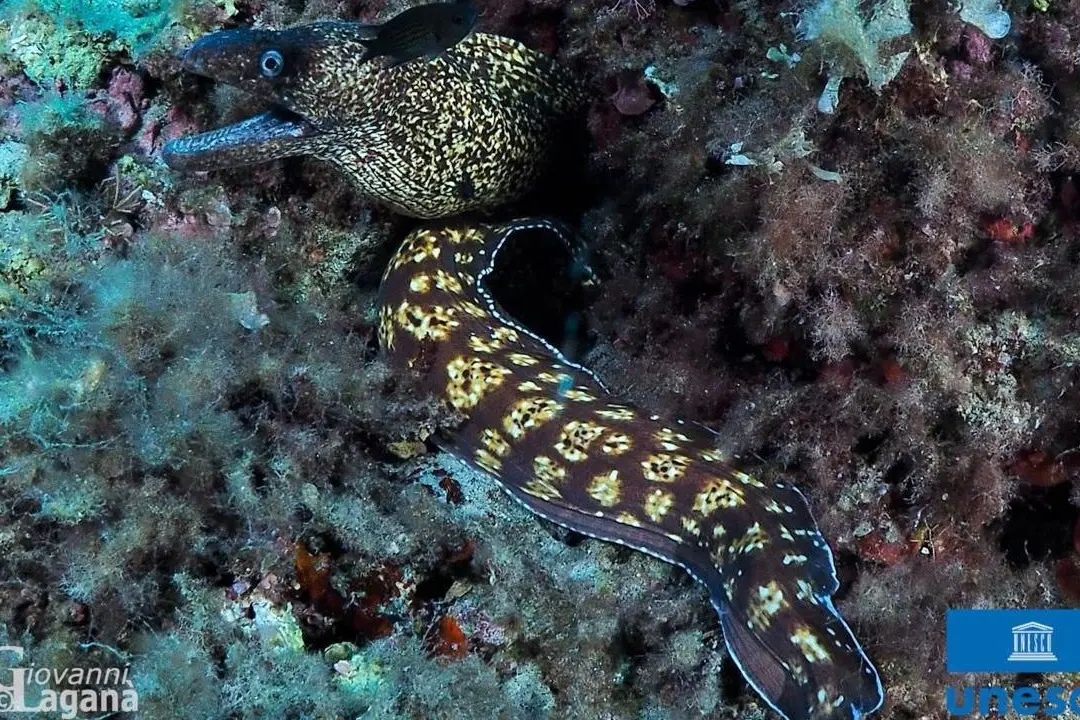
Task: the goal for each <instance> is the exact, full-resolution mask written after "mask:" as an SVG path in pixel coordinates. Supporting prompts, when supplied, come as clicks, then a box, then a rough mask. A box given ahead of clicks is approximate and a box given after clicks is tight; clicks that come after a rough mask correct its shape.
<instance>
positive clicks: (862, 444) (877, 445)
mask: <svg viewBox="0 0 1080 720" xmlns="http://www.w3.org/2000/svg"><path fill="white" fill-rule="evenodd" d="M888 438H889V433H887V432H884V433H873V434H872V435H863V436H862V437H860V438H859V439H858V440H856V441H855V447H853V448H852V452H854V453H855V454H856V455H865V456H866V459H867V460H868V461H869V462H873V461H874V457H875V456H876V455H877V451H878V450H880V449H881V446H882V445H884V444H885V441H886V440H888Z"/></svg>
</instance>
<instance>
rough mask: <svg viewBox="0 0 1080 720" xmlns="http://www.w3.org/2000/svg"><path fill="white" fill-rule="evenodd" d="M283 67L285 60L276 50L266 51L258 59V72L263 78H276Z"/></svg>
mask: <svg viewBox="0 0 1080 720" xmlns="http://www.w3.org/2000/svg"><path fill="white" fill-rule="evenodd" d="M284 67H285V58H284V57H282V55H281V53H280V52H278V51H277V50H267V51H265V52H264V53H263V54H262V55H261V56H260V57H259V72H261V73H262V76H263V77H264V78H276V77H277V76H278V75H280V74H281V70H282V69H283V68H284Z"/></svg>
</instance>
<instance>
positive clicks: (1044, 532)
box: [998, 482, 1080, 569]
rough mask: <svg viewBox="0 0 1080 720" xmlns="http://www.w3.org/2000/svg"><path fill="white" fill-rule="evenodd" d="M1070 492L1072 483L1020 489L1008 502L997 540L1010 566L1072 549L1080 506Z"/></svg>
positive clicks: (1059, 555)
mask: <svg viewBox="0 0 1080 720" xmlns="http://www.w3.org/2000/svg"><path fill="white" fill-rule="evenodd" d="M1071 492H1072V483H1071V482H1065V483H1058V484H1057V485H1054V486H1052V487H1038V486H1035V485H1031V486H1026V487H1023V488H1021V490H1020V491H1019V493H1017V497H1016V498H1015V499H1014V500H1013V501H1012V502H1010V503H1009V509H1008V510H1007V511H1006V513H1005V519H1004V521H1003V522H1002V524H1001V536H1000V539H999V542H998V546H999V548H1000V549H1001V551H1002V552H1003V553H1005V559H1006V560H1008V562H1009V564H1010V565H1012V566H1013V567H1015V568H1017V569H1023V568H1026V567H1027V566H1028V565H1030V564H1031V563H1033V562H1039V561H1042V560H1045V559H1047V558H1059V557H1064V556H1065V555H1068V554H1069V553H1071V552H1072V537H1073V528H1074V527H1076V520H1077V517H1078V516H1080V508H1078V507H1076V506H1075V505H1073V504H1072V502H1071V501H1070V499H1069V494H1070V493H1071Z"/></svg>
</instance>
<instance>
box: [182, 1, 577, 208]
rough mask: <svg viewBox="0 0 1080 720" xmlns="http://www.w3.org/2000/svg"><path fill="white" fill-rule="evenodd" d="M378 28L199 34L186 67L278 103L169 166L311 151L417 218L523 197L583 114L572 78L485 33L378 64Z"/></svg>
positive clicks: (203, 138) (196, 142)
mask: <svg viewBox="0 0 1080 720" xmlns="http://www.w3.org/2000/svg"><path fill="white" fill-rule="evenodd" d="M377 33H378V27H377V26H371V25H362V24H359V23H346V22H320V23H315V24H312V25H307V26H301V27H295V28H290V29H288V30H279V31H270V30H229V31H224V32H220V33H214V34H211V35H209V36H207V37H204V38H202V39H200V40H199V41H198V42H197V43H196V44H195V45H194V46H193V47H192V48H191V49H190V50H189V51H188V52H187V54H186V55H185V57H184V65H185V67H186V68H187V69H189V70H191V71H193V72H196V73H200V74H203V75H207V76H209V77H211V78H214V79H216V80H218V81H221V82H224V83H227V84H230V85H234V86H236V87H238V88H241V89H243V90H245V91H247V92H249V93H251V94H252V95H254V96H256V97H257V98H260V99H264V100H270V101H272V102H274V103H276V105H277V107H275V108H273V109H271V110H269V111H267V112H265V113H263V114H261V115H257V116H255V117H253V118H250V119H248V120H245V121H242V122H240V123H236V124H234V125H230V126H228V127H224V128H220V129H217V130H213V131H210V132H207V133H203V134H200V135H195V136H190V137H186V138H182V139H179V140H174V141H172V142H170V143H169V144H168V145H167V146H166V147H165V149H164V153H163V157H164V159H165V161H166V162H167V163H169V164H170V165H171V166H173V167H175V168H183V169H200V170H205V169H209V168H216V167H228V166H232V165H238V164H245V163H254V162H262V161H265V160H272V159H275V158H281V157H288V156H295V155H310V156H314V157H317V158H320V159H322V160H325V161H327V162H329V163H332V164H333V165H334V166H335V167H337V168H338V169H339V170H341V171H342V172H344V173H345V175H346V177H348V178H349V180H350V181H351V182H352V183H353V184H354V185H355V187H356V188H357V189H358V190H359V191H360V193H362V194H363V195H364V196H366V197H369V198H372V199H375V200H378V201H380V202H382V203H384V204H386V205H387V206H389V207H390V208H392V209H394V210H396V211H397V212H400V213H403V214H405V215H412V216H415V217H420V218H433V217H442V216H446V215H454V214H458V213H462V212H467V211H472V210H486V209H491V208H492V207H494V206H497V205H501V204H503V203H506V202H510V201H512V200H515V199H517V198H519V197H520V196H521V195H523V194H524V193H525V192H526V191H527V190H528V189H529V188H530V187H531V186H532V184H533V182H534V181H535V180H536V178H537V177H538V176H539V175H541V174H542V173H543V171H544V169H545V167H546V166H547V164H548V162H549V160H550V154H551V152H552V149H553V148H554V147H555V146H556V144H557V143H558V141H559V138H560V133H561V132H562V131H563V130H564V129H565V127H566V123H567V122H568V121H569V120H570V119H571V118H572V117H573V116H574V115H575V113H577V111H579V110H580V109H581V105H582V101H583V99H584V95H583V94H582V90H581V87H580V86H579V84H578V82H577V80H576V79H575V78H574V77H573V75H572V74H571V73H569V72H568V71H567V70H565V69H563V68H561V67H559V66H558V65H557V64H555V63H554V62H553V61H551V60H550V59H548V58H547V57H545V56H544V55H542V54H540V53H537V52H536V51H534V50H531V49H529V48H528V47H526V46H524V45H522V44H521V43H520V42H518V41H516V40H512V39H510V38H505V37H501V36H497V35H490V34H486V33H475V34H473V35H471V36H469V37H468V38H466V39H465V40H463V41H462V42H459V43H457V44H456V45H454V46H453V47H451V48H450V49H448V50H446V51H445V52H443V53H441V54H439V55H437V56H436V57H434V58H431V59H428V58H418V59H416V60H413V61H411V62H407V63H403V64H400V65H391V64H388V63H387V62H386V60H385V59H382V58H376V59H372V60H370V61H369V60H368V59H367V56H366V54H365V48H366V45H365V43H366V42H371V41H372V40H374V39H375V38H377ZM267 58H270V59H271V60H272V61H273V69H272V70H268V68H267ZM278 58H280V65H279V64H278V60H277V59H278Z"/></svg>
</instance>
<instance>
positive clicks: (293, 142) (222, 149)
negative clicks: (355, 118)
mask: <svg viewBox="0 0 1080 720" xmlns="http://www.w3.org/2000/svg"><path fill="white" fill-rule="evenodd" d="M322 135H323V131H322V130H320V129H319V128H318V127H316V126H315V124H314V123H312V122H311V121H310V120H308V119H307V118H305V117H303V116H302V115H299V114H297V113H295V112H293V111H291V110H288V109H286V108H283V107H279V106H276V107H273V108H271V109H270V110H267V111H266V112H263V113H260V114H259V115H256V116H254V117H250V118H248V119H246V120H241V121H240V122H237V123H233V124H231V125H226V126H225V127H221V128H218V129H217V130H210V131H208V132H204V133H198V134H196V135H188V136H187V137H182V138H177V139H175V140H170V141H169V142H167V143H165V147H163V148H162V150H161V158H162V160H164V161H165V164H166V165H168V166H169V167H171V168H173V169H175V170H192V171H198V170H218V169H221V168H226V167H233V166H236V165H252V164H255V163H261V162H267V161H269V160H277V159H279V158H284V157H292V156H295V155H304V154H308V153H310V152H311V150H312V148H313V146H315V145H317V144H318V142H319V138H320V137H322Z"/></svg>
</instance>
